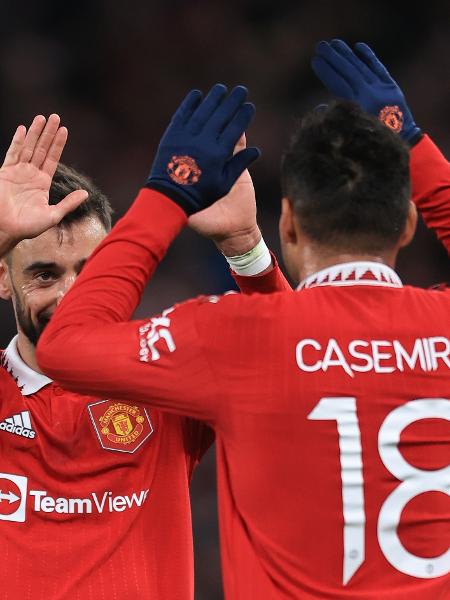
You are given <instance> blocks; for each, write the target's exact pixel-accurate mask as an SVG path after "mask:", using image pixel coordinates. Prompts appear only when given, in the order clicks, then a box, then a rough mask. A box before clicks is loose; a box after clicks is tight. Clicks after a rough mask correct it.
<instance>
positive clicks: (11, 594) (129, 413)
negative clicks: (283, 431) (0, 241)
mask: <svg viewBox="0 0 450 600" xmlns="http://www.w3.org/2000/svg"><path fill="white" fill-rule="evenodd" d="M251 279H252V281H251V282H249V283H248V284H247V285H248V288H249V289H252V288H254V289H258V290H265V291H270V290H271V289H277V288H280V286H281V287H283V286H287V283H286V282H285V280H284V278H283V276H282V275H281V272H280V271H279V270H278V269H275V270H274V271H273V272H271V273H269V274H268V275H267V276H260V277H252V278H251ZM271 286H274V287H271ZM0 397H1V404H0V456H1V466H0V522H1V525H0V530H1V535H0V555H1V557H2V558H1V561H0V580H1V586H0V587H1V592H0V597H1V598H2V600H21V599H25V598H33V600H77V599H80V600H111V599H112V598H120V599H121V600H136V599H138V598H142V599H143V598H149V599H155V600H192V598H193V557H192V530H191V513H190V503H189V489H188V485H189V480H190V477H191V474H192V470H193V468H194V466H195V464H196V463H197V461H198V460H199V458H200V457H201V455H202V454H203V452H204V451H205V450H206V449H207V448H208V446H209V445H210V444H211V442H212V440H213V432H212V430H211V429H209V428H208V427H206V426H205V425H203V424H202V423H200V422H198V421H194V420H192V419H188V418H183V417H178V416H176V415H171V414H165V413H162V412H161V411H159V410H157V409H154V408H149V407H144V406H143V405H142V404H137V403H136V402H135V399H134V398H133V395H132V394H130V395H127V397H126V398H125V397H124V398H116V399H115V400H112V399H110V398H109V397H108V396H95V397H86V396H84V397H83V396H80V395H79V394H76V393H73V392H69V391H65V390H63V389H62V388H61V387H60V386H59V385H57V384H55V383H53V382H52V380H51V379H49V378H48V377H45V376H44V375H41V374H39V373H36V372H35V371H33V370H32V369H30V368H29V367H28V366H27V365H26V364H25V363H24V362H23V361H22V359H21V358H20V356H19V354H18V351H17V347H16V339H14V340H13V341H12V342H11V344H10V345H9V346H8V348H7V349H6V351H4V352H3V353H2V366H1V367H0Z"/></svg>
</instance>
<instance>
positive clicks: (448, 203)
mask: <svg viewBox="0 0 450 600" xmlns="http://www.w3.org/2000/svg"><path fill="white" fill-rule="evenodd" d="M410 166H411V181H412V199H413V202H414V203H415V205H416V206H417V208H418V209H419V210H420V212H421V213H422V216H423V219H424V221H425V223H426V225H427V227H429V228H430V229H433V230H434V231H435V232H436V235H437V237H438V238H439V240H440V241H441V242H442V243H443V244H444V246H445V248H446V249H447V251H448V252H449V253H450V163H449V162H448V161H447V160H446V158H445V157H444V156H443V154H442V153H441V152H440V150H439V149H438V148H437V146H436V145H435V144H434V143H433V142H432V141H431V139H430V138H429V137H428V136H427V135H425V136H424V137H423V138H422V139H421V140H420V142H419V143H418V144H416V146H414V148H413V149H412V150H411V156H410Z"/></svg>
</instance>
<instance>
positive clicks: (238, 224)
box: [189, 135, 261, 256]
mask: <svg viewBox="0 0 450 600" xmlns="http://www.w3.org/2000/svg"><path fill="white" fill-rule="evenodd" d="M245 148H246V141H245V135H243V136H242V137H241V138H240V140H239V142H238V143H237V144H236V147H235V149H234V153H235V154H237V153H238V152H240V151H241V150H244V149H245ZM189 227H191V229H193V230H194V231H196V232H197V233H199V234H200V235H203V236H205V237H208V238H210V239H211V240H212V241H213V242H214V243H215V244H216V245H217V247H218V248H219V250H220V251H221V252H223V254H225V255H226V256H237V255H240V254H244V253H245V252H248V251H249V250H251V249H252V248H254V247H255V246H256V244H257V243H258V241H259V240H260V238H261V232H260V230H259V227H258V225H257V223H256V199H255V189H254V187H253V181H252V178H251V176H250V173H249V172H248V169H246V170H245V171H244V172H243V173H242V175H241V176H240V177H239V179H238V180H237V181H236V183H235V184H234V186H233V187H232V188H231V190H230V191H229V192H228V194H227V195H226V196H224V197H223V198H221V199H220V200H217V202H214V204H212V205H211V206H209V207H208V208H205V209H204V210H202V211H200V212H198V213H196V214H194V215H192V216H191V217H189Z"/></svg>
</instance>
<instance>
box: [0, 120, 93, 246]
mask: <svg viewBox="0 0 450 600" xmlns="http://www.w3.org/2000/svg"><path fill="white" fill-rule="evenodd" d="M66 141H67V129H66V128H65V127H60V118H59V116H58V115H50V117H49V118H48V120H47V119H46V118H45V117H43V116H42V115H38V116H37V117H35V118H34V120H33V122H32V124H31V125H30V127H29V129H28V131H27V130H26V128H25V127H24V126H23V125H19V127H18V128H17V130H16V132H15V134H14V137H13V139H12V141H11V145H10V147H9V149H8V151H7V153H6V156H5V160H4V162H3V165H2V167H1V168H0V258H1V257H2V256H4V255H5V254H6V253H7V252H9V250H11V249H12V248H13V247H14V246H15V245H16V244H17V243H19V242H20V241H21V240H23V239H25V238H33V237H36V236H38V235H40V234H41V233H43V232H44V231H46V230H47V229H50V228H51V227H53V226H54V225H56V224H57V223H59V221H61V219H62V218H63V217H64V216H65V215H66V214H67V213H69V212H71V211H72V210H74V209H75V208H76V207H77V206H78V205H79V204H81V202H83V200H85V199H86V198H87V192H85V191H83V190H77V191H75V192H72V193H71V194H69V195H68V196H66V198H64V200H62V201H61V202H60V203H59V204H57V205H55V206H51V205H49V202H48V201H49V190H50V185H51V182H52V177H53V175H54V173H55V170H56V167H57V166H58V162H59V159H60V158H61V154H62V151H63V149H64V146H65V144H66Z"/></svg>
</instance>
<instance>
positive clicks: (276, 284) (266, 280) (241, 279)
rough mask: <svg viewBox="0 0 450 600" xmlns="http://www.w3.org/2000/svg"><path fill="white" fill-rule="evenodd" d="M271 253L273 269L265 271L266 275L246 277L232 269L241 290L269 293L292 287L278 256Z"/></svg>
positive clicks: (249, 292)
mask: <svg viewBox="0 0 450 600" xmlns="http://www.w3.org/2000/svg"><path fill="white" fill-rule="evenodd" d="M271 254H272V264H273V269H272V270H271V271H268V272H267V273H264V275H254V276H252V277H245V276H243V275H238V274H237V273H235V272H234V271H231V275H232V276H233V278H234V280H235V281H236V283H237V284H238V286H239V289H240V290H241V292H243V293H245V294H255V293H260V294H267V293H271V292H274V291H275V292H282V291H287V290H291V289H292V288H291V286H290V284H289V282H288V281H287V279H286V278H285V276H284V275H283V273H282V271H281V269H280V267H279V265H278V261H277V259H276V256H275V255H274V254H273V253H271Z"/></svg>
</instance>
